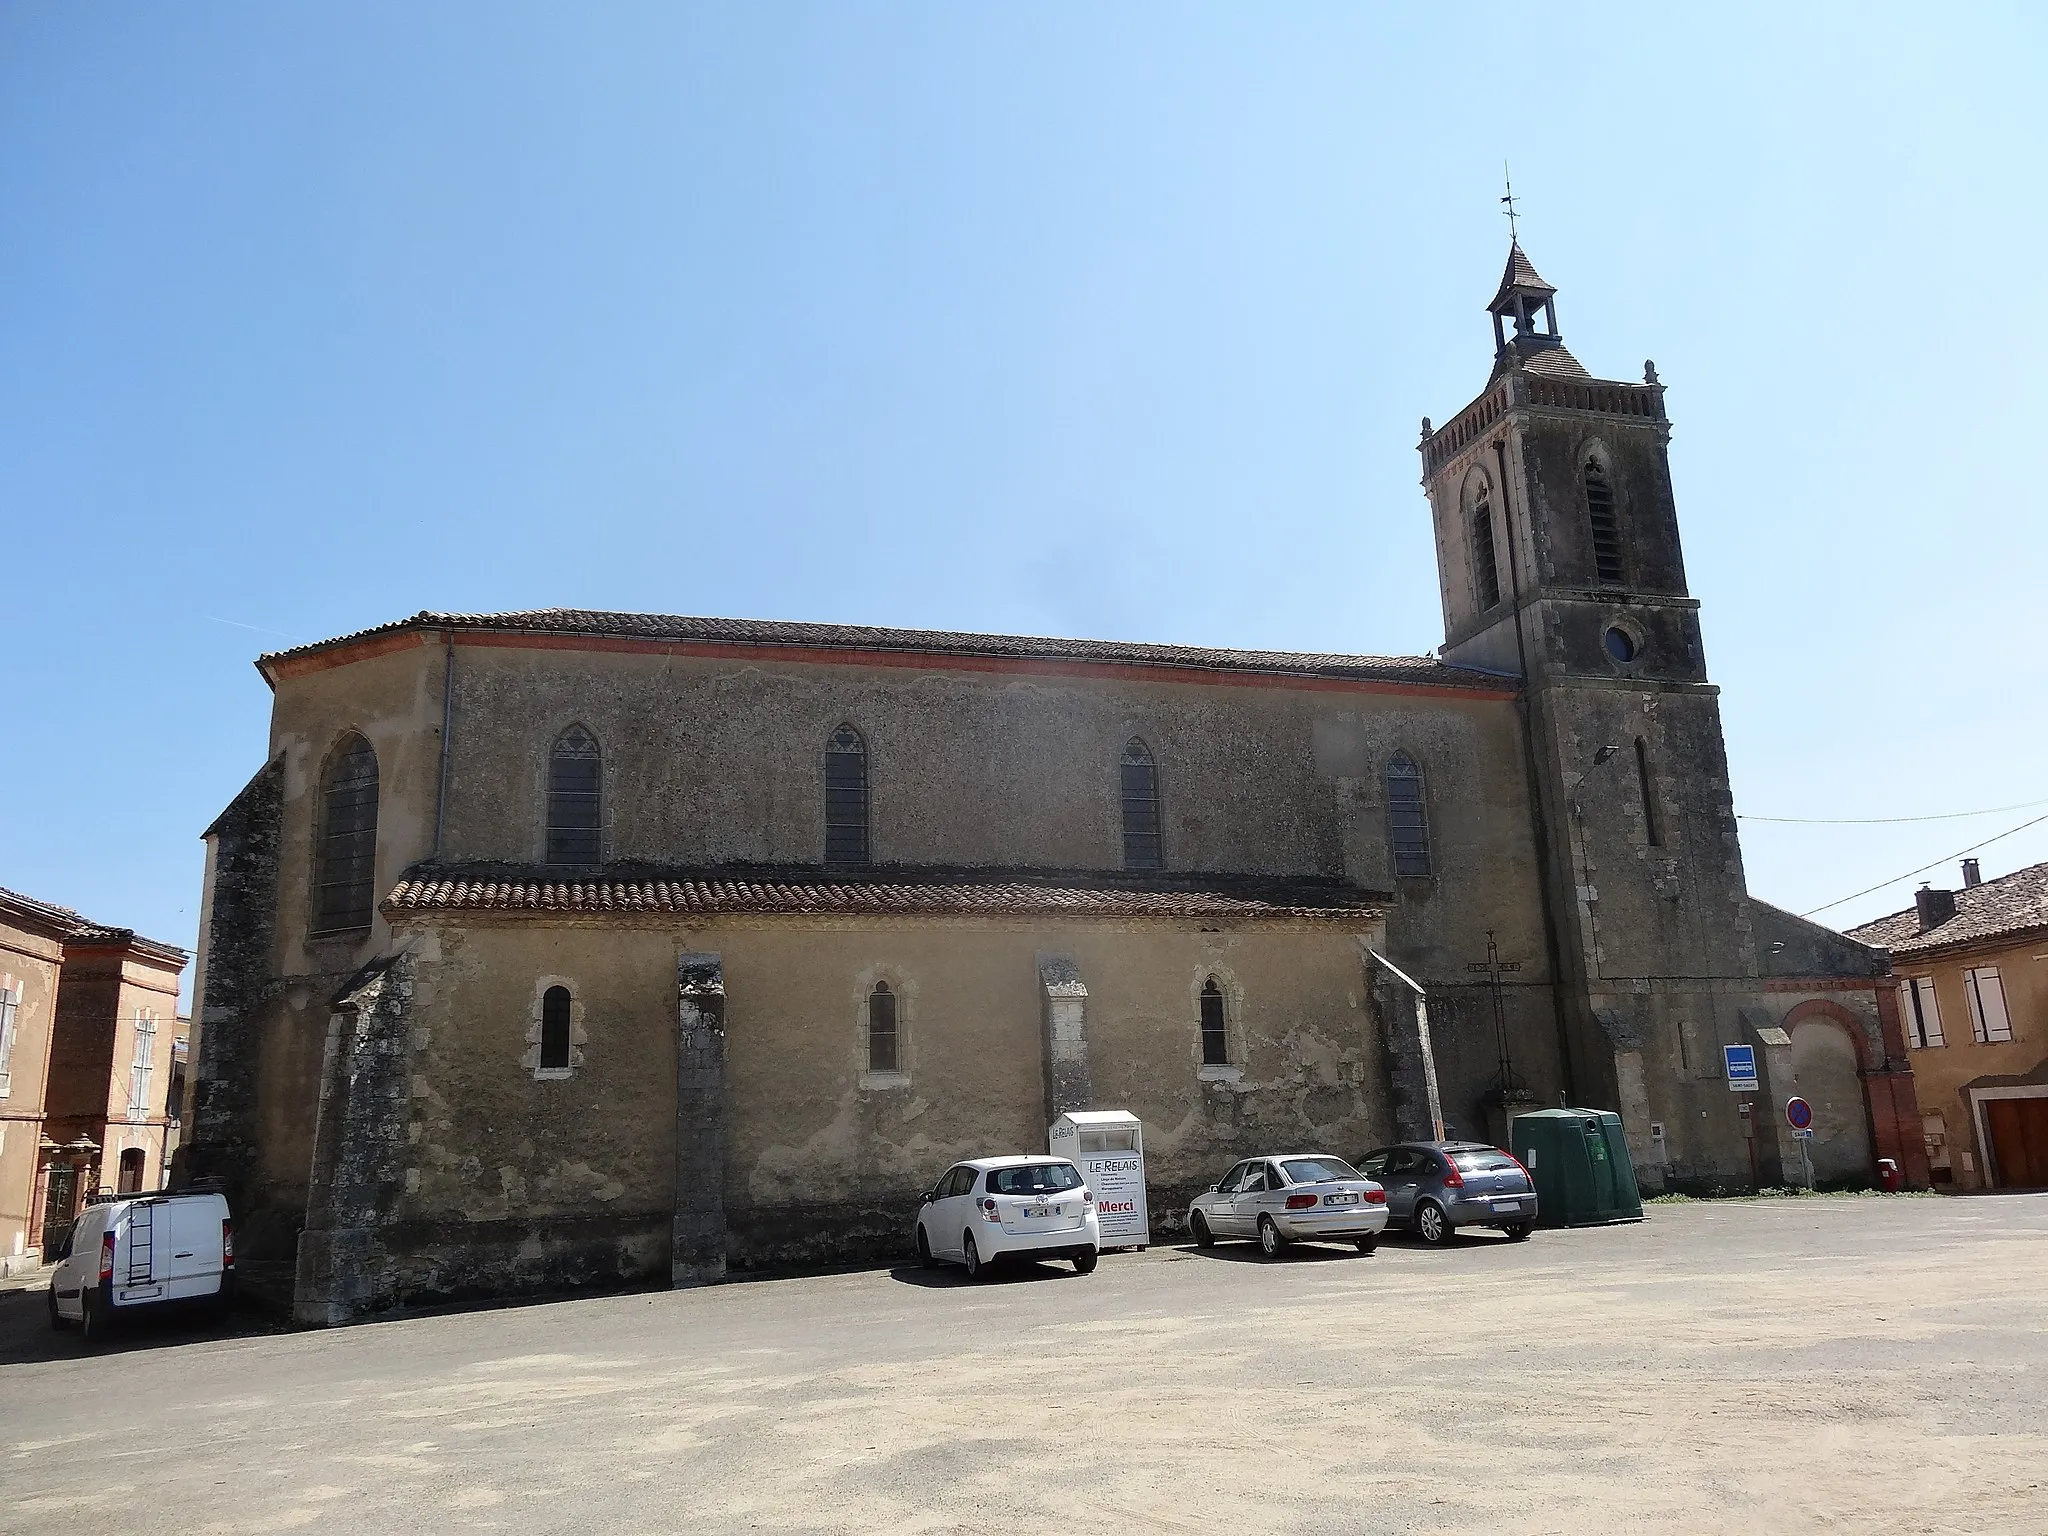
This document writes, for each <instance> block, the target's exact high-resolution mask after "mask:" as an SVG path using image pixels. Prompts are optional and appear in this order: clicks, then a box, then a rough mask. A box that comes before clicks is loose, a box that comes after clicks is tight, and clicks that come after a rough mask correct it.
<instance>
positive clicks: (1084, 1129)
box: [1046, 1109, 1152, 1249]
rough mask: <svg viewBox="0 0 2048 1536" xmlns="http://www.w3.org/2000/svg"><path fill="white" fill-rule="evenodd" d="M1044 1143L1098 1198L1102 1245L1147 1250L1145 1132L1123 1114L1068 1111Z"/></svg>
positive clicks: (1149, 1237)
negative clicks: (1069, 1164) (1074, 1170)
mask: <svg viewBox="0 0 2048 1536" xmlns="http://www.w3.org/2000/svg"><path fill="white" fill-rule="evenodd" d="M1046 1142H1047V1144H1048V1146H1049V1148H1050V1150H1051V1152H1052V1155H1053V1156H1054V1157H1064V1158H1065V1159H1066V1160H1067V1161H1068V1162H1070V1163H1072V1164H1073V1165H1074V1166H1075V1167H1076V1168H1079V1169H1080V1170H1081V1177H1082V1178H1084V1179H1086V1180H1087V1181H1088V1188H1089V1189H1090V1190H1092V1191H1093V1192H1094V1194H1095V1219H1096V1221H1097V1222H1099V1223H1100V1224H1101V1227H1102V1246H1103V1247H1104V1248H1105V1249H1109V1248H1143V1247H1144V1246H1145V1245H1146V1244H1147V1243H1149V1242H1150V1241H1151V1240H1152V1228H1151V1219H1152V1218H1151V1213H1150V1212H1149V1211H1148V1210H1147V1208H1146V1205H1145V1129H1144V1127H1143V1126H1142V1125H1141V1124H1139V1122H1138V1117H1137V1116H1136V1115H1134V1114H1131V1113H1130V1112H1129V1111H1127V1110H1121V1109H1075V1110H1069V1111H1068V1112H1067V1113H1066V1114H1064V1115H1061V1116H1060V1117H1059V1119H1057V1120H1055V1121H1053V1123H1052V1128H1051V1129H1050V1130H1048V1131H1047V1132H1046Z"/></svg>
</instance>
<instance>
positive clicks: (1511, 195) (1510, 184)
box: [1500, 160, 1519, 245]
mask: <svg viewBox="0 0 2048 1536" xmlns="http://www.w3.org/2000/svg"><path fill="white" fill-rule="evenodd" d="M1500 179H1501V180H1502V181H1503V182H1504V183H1506V185H1507V189H1508V195H1507V196H1506V197H1504V198H1502V199H1501V200H1500V201H1501V206H1502V207H1504V208H1505V209H1507V214H1508V243H1509V244H1511V245H1513V244H1516V243H1518V241H1519V237H1518V236H1517V235H1516V233H1515V183H1514V179H1513V178H1512V177H1510V176H1509V175H1508V163H1507V161H1505V160H1503V161H1501V163H1500Z"/></svg>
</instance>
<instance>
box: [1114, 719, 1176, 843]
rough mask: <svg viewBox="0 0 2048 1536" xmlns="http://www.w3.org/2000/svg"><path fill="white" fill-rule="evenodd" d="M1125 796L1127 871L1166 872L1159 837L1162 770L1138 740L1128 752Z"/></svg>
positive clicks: (1124, 766)
mask: <svg viewBox="0 0 2048 1536" xmlns="http://www.w3.org/2000/svg"><path fill="white" fill-rule="evenodd" d="M1119 787H1120V789H1121V791H1122V796H1123V813H1124V868H1125V869H1163V868H1164V867H1165V865H1166V857H1165V853H1164V851H1163V850H1162V848H1161V846H1160V837H1159V766H1158V764H1156V763H1154V762H1153V761H1152V753H1151V751H1150V750H1149V749H1148V748H1147V747H1146V745H1145V743H1144V742H1142V741H1139V740H1137V739H1135V738H1133V739H1132V740H1131V742H1130V743H1129V745H1127V746H1126V747H1125V748H1124V760H1123V764H1122V766H1121V769H1120V773H1119Z"/></svg>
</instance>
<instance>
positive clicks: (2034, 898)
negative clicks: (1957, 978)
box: [1849, 864, 2048, 955]
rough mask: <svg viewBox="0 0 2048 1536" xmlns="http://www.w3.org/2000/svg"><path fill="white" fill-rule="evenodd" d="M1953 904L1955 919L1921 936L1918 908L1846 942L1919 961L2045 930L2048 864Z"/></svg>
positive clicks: (1961, 895)
mask: <svg viewBox="0 0 2048 1536" xmlns="http://www.w3.org/2000/svg"><path fill="white" fill-rule="evenodd" d="M1955 898H1956V915H1955V916H1954V917H1951V918H1949V919H1948V920H1947V921H1946V922H1941V923H1936V924H1935V925H1934V926H1933V927H1932V928H1930V929H1928V930H1927V931H1926V932H1925V933H1922V932H1921V931H1920V911H1919V908H1918V907H1917V906H1913V907H1908V908H1906V910H1905V911H1903V912H1894V913H1893V914H1892V915H1891V916H1890V917H1880V918H1879V919H1878V920H1877V921H1876V922H1874V923H1865V924H1864V925H1863V926H1862V927H1861V928H1851V929H1850V930H1849V937H1850V938H1852V939H1855V940H1857V941H1858V942H1859V943H1863V944H1871V945H1875V946H1876V947H1878V948H1880V949H1888V950H1890V951H1891V952H1892V953H1893V954H1894V955H1922V954H1928V953H1930V952H1932V951H1935V950H1942V949H1952V948H1961V947H1962V946H1964V945H1968V944H1983V943H1988V942H1989V941H1991V940H1994V939H2002V938H2007V937H2012V938H2017V937H2018V936H2019V935H2021V934H2024V933H2031V932H2033V931H2035V930H2037V929H2048V864H2033V865H2029V866H2028V867H2027V868H2025V869H2016V870H2014V871H2013V872H2012V873H2011V874H2009V875H2000V876H1999V877H1998V878H1997V879H1996V880H1986V881H1985V882H1984V883H1983V884H1982V885H1971V886H1965V887H1964V888H1963V889H1962V890H1960V891H1957V892H1956V893H1955Z"/></svg>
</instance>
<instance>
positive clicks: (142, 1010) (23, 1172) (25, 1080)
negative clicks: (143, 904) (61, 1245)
mask: <svg viewBox="0 0 2048 1536" xmlns="http://www.w3.org/2000/svg"><path fill="white" fill-rule="evenodd" d="M185 960H186V955H185V952H184V951H183V950H182V949H177V948H175V947H173V946H171V945H169V944H160V943H158V942H156V941H155V940H154V939H145V938H143V937H141V936H140V935H138V934H136V933H135V932H134V931H133V930H132V929H128V928H111V927H107V926H105V925H103V924H99V923H94V922H92V921H90V920H88V919H87V918H84V917H81V916H80V915H79V914H78V913H76V912H74V911H72V910H71V909H70V908H68V907H59V906H53V905H51V904H50V903H48V902H42V901H37V900H35V899H34V898H32V897H28V896H22V895H18V894H16V893H15V892H12V891H4V890H0V1261H10V1262H13V1261H21V1260H24V1259H30V1258H33V1257H34V1256H35V1255H37V1254H38V1253H39V1252H40V1250H41V1247H42V1244H43V1237H44V1233H45V1231H46V1230H47V1229H48V1228H50V1227H51V1226H53V1225H62V1224H64V1223H68V1222H69V1221H70V1220H71V1218H72V1217H73V1216H74V1215H75V1214H76V1213H77V1211H78V1208H79V1206H80V1204H81V1203H82V1202H83V1201H84V1199H85V1197H86V1196H87V1195H88V1194H91V1193H92V1192H93V1191H95V1190H98V1189H155V1188H157V1187H159V1186H160V1185H161V1184H162V1183H163V1180H164V1173H165V1168H166V1164H167V1161H168V1158H167V1150H166V1149H167V1146H168V1139H169V1137H170V1136H171V1134H172V1125H173V1122H174V1118H175V1111H176V1105H175V1102H174V1099H173V1083H172V1077H173V1074H172V1070H171V1064H172V1056H173V1041H174V1038H175V1033H176V1029H175V1026H176V1021H177V1016H178V1013H177V1009H178V978H179V977H180V975H181V974H182V973H183V972H184V969H185Z"/></svg>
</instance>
